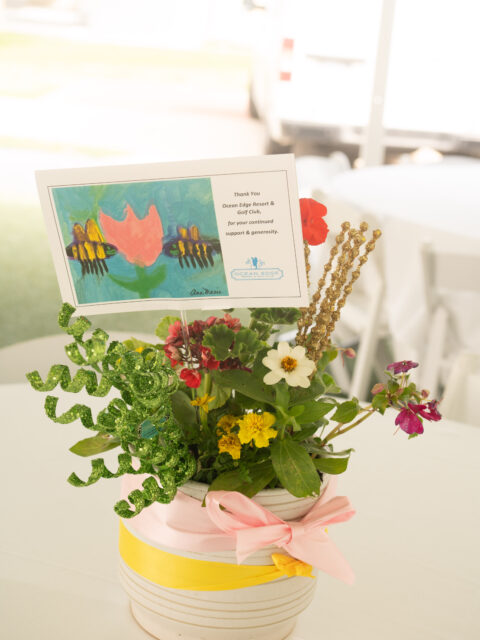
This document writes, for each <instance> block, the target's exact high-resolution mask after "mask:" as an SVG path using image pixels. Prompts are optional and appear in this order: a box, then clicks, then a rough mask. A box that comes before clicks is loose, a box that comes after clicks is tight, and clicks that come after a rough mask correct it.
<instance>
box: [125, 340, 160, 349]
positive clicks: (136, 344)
mask: <svg viewBox="0 0 480 640" xmlns="http://www.w3.org/2000/svg"><path fill="white" fill-rule="evenodd" d="M123 344H124V345H125V346H126V347H127V349H129V350H130V351H136V350H137V349H140V348H141V349H145V347H151V348H152V349H155V345H154V344H152V343H151V342H143V340H137V338H134V337H133V336H132V337H131V338H127V340H124V341H123Z"/></svg>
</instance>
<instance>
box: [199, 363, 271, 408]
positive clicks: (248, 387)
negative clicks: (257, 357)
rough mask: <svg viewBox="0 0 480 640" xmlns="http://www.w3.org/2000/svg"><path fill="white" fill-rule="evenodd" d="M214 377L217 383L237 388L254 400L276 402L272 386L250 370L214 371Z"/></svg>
mask: <svg viewBox="0 0 480 640" xmlns="http://www.w3.org/2000/svg"><path fill="white" fill-rule="evenodd" d="M212 378H213V379H214V381H215V382H216V383H217V384H219V385H222V386H225V387H229V388H230V389H236V390H237V391H240V393H243V395H244V396H248V397H249V398H253V400H258V401H259V402H267V403H269V404H275V394H274V392H273V389H272V387H271V386H268V385H266V384H264V383H263V382H261V381H260V380H259V379H258V378H256V377H255V376H254V375H253V374H251V373H249V372H248V371H238V370H231V371H212Z"/></svg>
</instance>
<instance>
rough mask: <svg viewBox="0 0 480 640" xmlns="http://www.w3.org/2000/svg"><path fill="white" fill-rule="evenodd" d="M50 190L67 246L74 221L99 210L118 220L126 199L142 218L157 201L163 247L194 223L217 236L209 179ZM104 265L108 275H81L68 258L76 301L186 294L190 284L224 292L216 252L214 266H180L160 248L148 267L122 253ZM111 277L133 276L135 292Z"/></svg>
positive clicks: (130, 278)
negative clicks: (128, 258) (183, 228)
mask: <svg viewBox="0 0 480 640" xmlns="http://www.w3.org/2000/svg"><path fill="white" fill-rule="evenodd" d="M52 192H53V198H54V201H55V207H56V210H57V215H58V220H59V224H60V229H61V233H62V237H63V242H64V246H65V247H67V246H68V245H69V244H71V243H72V242H73V236H72V227H73V225H74V224H75V223H79V224H81V225H82V226H84V225H85V223H86V222H87V220H88V219H89V218H90V219H93V220H95V221H96V222H97V223H99V211H100V210H102V211H103V213H104V214H106V215H108V216H110V217H111V218H114V219H115V220H118V221H122V220H124V219H125V217H126V214H125V212H124V210H125V207H126V205H127V204H128V205H130V207H131V208H132V209H133V211H134V213H135V215H136V217H137V218H139V219H140V220H141V219H143V218H145V216H146V215H147V213H148V209H149V207H150V206H151V205H152V204H153V205H155V206H156V208H157V210H158V213H159V216H160V219H161V221H162V225H163V232H164V238H163V244H164V246H165V244H166V243H167V242H168V240H169V239H170V238H174V237H176V236H177V226H178V225H181V226H184V227H189V226H191V225H192V224H194V225H196V226H197V227H198V229H199V231H200V235H201V237H202V238H203V237H213V238H217V239H218V228H217V221H216V217H215V210H214V206H213V196H212V188H211V183H210V178H189V179H185V180H162V181H153V182H128V183H119V184H98V185H85V186H71V187H55V188H53V189H52ZM99 226H100V228H101V225H100V224H99ZM102 232H103V230H102ZM107 240H108V239H107ZM107 264H108V269H109V273H107V274H104V275H97V274H91V273H88V274H85V275H82V269H81V266H80V263H79V262H78V261H77V260H72V259H69V260H68V265H69V268H70V272H71V274H72V280H73V283H74V286H75V291H76V294H77V298H78V302H79V303H80V304H85V303H94V302H111V301H115V300H130V299H139V298H146V297H149V298H185V297H190V296H191V292H192V290H193V289H195V290H197V291H201V290H203V287H206V288H207V289H209V290H210V291H218V292H219V293H218V295H222V296H226V295H228V288H227V283H226V279H225V271H224V266H223V260H222V256H221V255H220V254H218V253H217V254H214V266H213V267H211V266H209V267H208V268H204V269H200V267H198V266H197V268H196V269H194V268H192V267H184V268H183V269H182V268H181V267H180V264H179V262H178V260H177V259H176V258H173V257H168V256H167V255H165V252H164V251H162V253H161V254H160V255H159V257H158V258H157V260H156V261H155V262H154V263H153V264H152V265H151V266H149V267H140V266H138V265H135V264H131V263H130V262H128V261H127V260H126V258H125V257H124V256H123V255H122V254H121V253H120V252H119V253H117V254H116V255H115V256H113V257H111V258H108V260H107ZM163 270H166V271H165V274H166V275H165V279H164V280H163V282H161V283H160V284H156V285H155V281H158V282H159V281H160V280H161V279H162V271H163ZM110 276H113V277H116V278H119V279H123V280H128V281H131V283H132V287H135V286H137V291H132V289H131V288H130V289H127V288H125V287H123V286H120V285H119V284H118V283H117V282H114V280H113V279H112V277H110ZM142 291H143V293H142ZM192 297H199V296H192Z"/></svg>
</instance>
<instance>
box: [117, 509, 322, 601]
mask: <svg viewBox="0 0 480 640" xmlns="http://www.w3.org/2000/svg"><path fill="white" fill-rule="evenodd" d="M119 548H120V556H121V557H122V559H123V560H124V562H125V563H126V564H127V565H128V566H129V567H130V569H133V571H135V572H136V573H138V574H139V575H141V576H142V577H143V578H146V579H147V580H150V581H151V582H154V583H155V584H159V585H161V586H162V587H168V588H169V589H185V590H188V591H224V590H229V589H241V588H243V587H253V586H254V585H257V584H264V583H266V582H271V581H272V580H276V579H277V578H280V577H282V576H284V575H286V574H287V571H286V570H285V569H283V570H282V569H279V568H278V567H277V566H276V564H272V565H267V566H264V565H262V566H253V565H237V564H229V563H226V562H210V561H207V560H195V559H192V558H184V557H183V556H177V555H175V554H173V553H168V552H167V551H161V550H160V549H157V548H156V547H152V546H151V545H149V544H147V543H146V542H143V540H139V539H138V538H137V537H135V536H134V535H133V534H132V533H131V532H130V531H129V530H128V529H127V528H126V527H125V525H124V524H123V522H122V521H120V540H119ZM274 555H280V554H274ZM285 557H286V556H285ZM289 560H292V561H293V563H296V564H297V566H298V570H297V571H296V572H295V573H294V574H293V575H308V573H307V571H308V569H310V570H311V567H310V565H306V564H305V563H303V562H299V561H297V560H294V559H293V558H289ZM274 561H275V562H277V560H275V559H274ZM290 564H292V563H290ZM300 565H303V567H302V566H300ZM305 568H308V569H305ZM288 574H290V575H292V574H291V573H290V571H289V572H288ZM288 574H287V575H288ZM312 577H313V576H312Z"/></svg>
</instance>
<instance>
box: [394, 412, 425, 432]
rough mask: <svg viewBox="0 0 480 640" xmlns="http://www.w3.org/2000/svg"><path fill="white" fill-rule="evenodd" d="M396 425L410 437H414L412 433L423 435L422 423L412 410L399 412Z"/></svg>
mask: <svg viewBox="0 0 480 640" xmlns="http://www.w3.org/2000/svg"><path fill="white" fill-rule="evenodd" d="M409 406H410V405H409ZM395 424H396V425H397V426H398V427H400V429H402V430H403V431H405V433H408V435H412V433H423V424H422V421H421V420H420V418H419V417H418V416H417V414H416V413H415V412H414V411H412V410H411V409H402V410H401V411H399V413H398V416H397V418H396V420H395Z"/></svg>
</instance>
